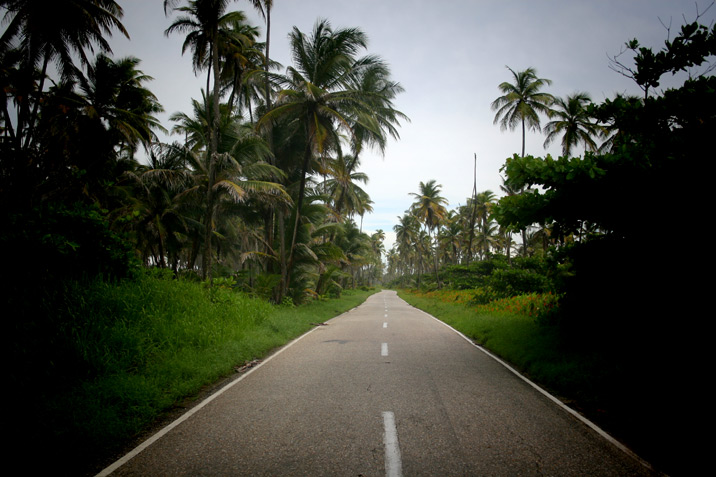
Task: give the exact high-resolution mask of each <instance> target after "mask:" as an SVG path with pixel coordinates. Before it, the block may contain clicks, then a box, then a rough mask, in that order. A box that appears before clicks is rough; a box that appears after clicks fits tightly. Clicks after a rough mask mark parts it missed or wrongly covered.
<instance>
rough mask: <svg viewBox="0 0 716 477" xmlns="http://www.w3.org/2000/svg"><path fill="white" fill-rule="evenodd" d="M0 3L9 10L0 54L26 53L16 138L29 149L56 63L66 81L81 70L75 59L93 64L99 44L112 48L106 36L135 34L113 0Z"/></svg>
mask: <svg viewBox="0 0 716 477" xmlns="http://www.w3.org/2000/svg"><path fill="white" fill-rule="evenodd" d="M0 6H2V7H3V8H4V9H5V10H6V12H5V15H4V17H3V23H4V24H6V25H7V27H6V29H5V31H4V33H3V34H2V36H0V53H2V54H4V53H6V52H7V51H9V50H10V49H13V48H15V47H17V48H18V49H19V50H20V51H21V52H22V58H21V59H20V60H19V62H20V66H19V68H20V69H21V70H22V71H24V75H23V77H24V78H25V79H26V80H27V81H24V82H23V83H22V84H19V85H17V86H19V90H18V91H17V95H16V97H17V99H18V101H19V106H18V110H17V123H16V128H15V140H16V144H17V146H18V148H19V147H23V148H27V147H29V146H30V145H31V144H32V141H33V134H34V128H35V122H36V119H37V114H38V112H39V105H40V96H41V95H42V94H43V89H44V82H45V78H46V76H47V70H48V67H49V66H50V64H51V63H53V62H54V64H55V66H56V67H57V70H58V71H59V73H60V75H61V77H62V79H63V80H65V81H69V80H73V79H75V78H77V77H78V75H79V72H80V70H79V69H78V68H77V66H76V65H75V62H74V59H73V58H74V57H78V58H79V60H80V63H81V65H83V66H88V65H89V63H90V61H89V58H88V54H87V50H90V51H93V50H94V47H95V46H96V47H99V49H100V51H101V52H111V51H112V50H111V48H110V46H109V42H108V41H107V38H106V37H107V36H111V34H112V32H113V30H115V29H116V30H118V31H119V32H120V33H121V34H123V35H124V36H126V37H127V38H129V34H128V33H127V31H126V30H125V28H124V26H123V25H122V23H121V22H120V20H119V19H120V18H121V17H122V14H123V11H122V8H121V7H120V6H119V4H118V3H117V2H115V1H113V0H54V1H52V2H42V4H41V5H38V2H37V1H33V0H3V1H2V3H0ZM36 69H37V70H39V78H38V79H39V81H38V83H37V84H38V86H37V87H35V82H34V79H35V78H34V72H35V70H36Z"/></svg>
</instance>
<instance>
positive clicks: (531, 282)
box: [486, 268, 552, 298]
mask: <svg viewBox="0 0 716 477" xmlns="http://www.w3.org/2000/svg"><path fill="white" fill-rule="evenodd" d="M486 282H487V285H488V286H489V287H490V288H492V289H493V290H494V292H495V293H496V294H497V295H499V296H500V298H507V297H510V296H516V295H524V294H527V293H545V292H548V291H551V289H552V285H551V283H550V280H549V278H547V276H546V275H544V274H543V273H540V272H537V271H535V270H531V269H519V268H510V269H506V270H494V271H493V272H492V274H491V275H490V276H489V277H488V279H487V280H486Z"/></svg>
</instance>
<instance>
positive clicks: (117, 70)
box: [80, 54, 164, 154]
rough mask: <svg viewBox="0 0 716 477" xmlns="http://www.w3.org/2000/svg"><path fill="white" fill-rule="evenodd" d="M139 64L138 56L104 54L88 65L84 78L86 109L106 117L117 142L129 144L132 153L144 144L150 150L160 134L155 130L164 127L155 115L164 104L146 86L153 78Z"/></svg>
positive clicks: (98, 115)
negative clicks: (115, 57) (139, 67)
mask: <svg viewBox="0 0 716 477" xmlns="http://www.w3.org/2000/svg"><path fill="white" fill-rule="evenodd" d="M138 65H139V60H138V59H137V58H133V57H127V58H122V59H119V60H117V61H114V60H112V59H110V58H109V57H107V56H106V55H103V54H100V55H98V56H97V58H96V59H95V61H94V63H93V64H91V65H90V66H89V67H88V71H87V78H86V79H85V78H81V79H80V89H81V90H82V92H83V93H84V102H85V105H84V109H85V113H86V114H87V115H88V116H89V117H90V118H97V119H100V120H102V121H105V122H106V124H107V126H108V128H109V130H110V131H111V132H112V134H113V135H114V136H116V143H117V144H120V145H123V146H124V147H125V148H127V149H128V150H129V151H130V154H131V153H133V152H134V151H135V150H136V148H137V146H138V145H140V144H141V145H143V146H144V148H145V150H149V146H150V144H151V143H152V141H155V140H156V138H157V137H156V134H155V132H154V131H155V130H160V131H164V128H163V127H162V126H161V124H160V122H159V120H158V119H157V118H156V117H155V116H154V114H156V113H160V112H163V111H164V108H162V106H161V104H159V101H158V100H157V97H156V96H155V95H154V94H153V93H152V92H151V91H149V90H148V89H146V88H145V87H144V83H146V82H147V81H151V80H152V78H151V77H150V76H147V75H145V74H144V73H143V72H142V71H140V70H139V69H137V66H138Z"/></svg>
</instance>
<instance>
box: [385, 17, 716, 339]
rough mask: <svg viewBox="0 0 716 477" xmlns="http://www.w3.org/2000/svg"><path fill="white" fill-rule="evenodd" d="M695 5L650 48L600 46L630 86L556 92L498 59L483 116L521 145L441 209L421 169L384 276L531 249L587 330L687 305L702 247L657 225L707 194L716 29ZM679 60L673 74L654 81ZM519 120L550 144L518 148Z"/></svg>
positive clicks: (564, 308) (647, 325)
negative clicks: (497, 80)
mask: <svg viewBox="0 0 716 477" xmlns="http://www.w3.org/2000/svg"><path fill="white" fill-rule="evenodd" d="M712 6H713V4H712V5H711V6H709V7H708V8H711V7H712ZM703 13H705V11H703V12H697V18H696V20H695V21H693V22H687V23H685V24H684V25H683V26H681V27H680V29H679V30H678V31H671V29H670V28H669V29H668V31H667V40H666V41H665V42H664V45H663V47H662V48H661V49H653V48H650V47H647V46H643V45H641V44H640V43H639V42H638V40H636V39H634V40H629V41H627V42H626V43H625V44H624V47H623V49H622V51H621V52H620V53H619V54H618V55H615V56H614V57H612V58H611V60H610V67H611V68H612V69H614V70H616V71H617V72H618V73H620V74H623V75H624V76H626V77H628V78H630V79H632V80H633V81H634V82H635V83H636V85H637V86H638V87H639V88H640V89H641V90H642V92H643V94H642V95H625V94H617V95H615V96H614V97H613V98H610V99H607V100H605V101H603V102H602V103H594V102H593V101H591V99H590V98H589V95H588V94H587V93H584V92H576V93H573V94H571V95H568V96H566V97H564V98H558V97H554V96H553V95H551V94H549V93H548V92H547V91H546V88H547V87H548V86H549V85H550V84H551V81H550V80H548V79H545V78H540V77H539V76H538V74H537V72H536V70H535V69H534V68H527V69H525V70H521V71H518V70H513V69H511V68H508V70H509V72H510V74H511V80H510V81H506V82H503V83H501V84H499V85H498V89H499V91H500V93H501V94H500V96H498V97H497V98H496V99H495V100H494V101H493V102H492V104H491V107H492V110H493V111H494V112H495V118H494V122H495V124H496V125H499V126H500V128H501V129H503V130H505V129H510V130H515V129H517V130H519V131H520V132H521V136H522V141H521V142H522V145H521V149H520V152H519V153H515V154H514V155H513V156H512V157H510V158H507V159H506V161H505V163H504V165H503V166H502V168H501V169H500V173H501V175H502V178H503V184H502V186H501V192H503V195H502V197H500V198H499V199H498V198H496V197H495V194H494V193H493V192H492V191H489V190H488V191H482V192H479V193H478V192H477V190H475V189H474V190H473V194H472V196H471V197H469V198H468V199H467V200H466V203H465V205H460V206H458V207H457V208H455V209H454V210H448V209H447V206H448V204H447V201H446V200H445V199H444V198H443V197H442V196H441V194H440V188H441V186H440V185H439V184H438V183H437V181H435V180H430V181H427V182H425V183H422V182H421V183H420V184H419V190H418V192H416V193H414V194H413V197H414V198H415V201H414V202H413V203H412V205H411V206H410V207H409V209H408V210H406V212H405V214H404V215H403V216H402V217H398V220H399V222H398V224H397V225H395V227H394V231H395V233H396V244H395V246H394V247H393V249H391V250H390V251H389V252H388V255H387V257H388V269H387V273H388V275H389V277H390V278H391V279H398V282H397V283H402V284H405V285H411V286H420V285H421V280H422V281H423V283H426V284H427V285H428V286H437V287H440V286H441V285H442V283H441V282H442V281H443V280H444V276H445V273H441V272H440V270H441V269H443V270H445V269H446V267H447V266H450V265H456V264H460V265H461V266H464V265H467V264H470V263H471V262H474V261H478V262H484V261H486V260H489V259H490V258H494V257H502V259H506V260H507V261H509V260H511V258H512V257H517V256H520V257H531V256H535V257H543V258H544V259H546V260H547V261H548V263H549V264H551V265H550V267H549V268H550V270H551V271H549V272H548V274H550V275H551V277H552V278H557V279H558V280H557V282H558V283H559V287H558V290H556V291H558V292H559V293H560V295H563V299H562V300H561V306H560V310H561V314H562V316H563V318H564V319H565V320H567V321H569V322H570V324H569V326H574V327H579V328H582V329H586V330H587V333H586V334H587V335H589V334H590V333H591V335H592V336H593V337H596V336H602V335H601V334H600V333H596V332H595V330H596V329H597V328H599V329H600V330H610V329H616V328H618V329H620V330H622V331H623V336H625V337H626V336H629V337H631V338H634V337H635V334H637V333H639V332H642V333H643V332H644V331H645V330H649V332H650V333H654V332H659V331H658V330H659V324H660V323H662V320H665V319H666V317H667V316H668V315H669V314H670V313H672V314H679V313H683V311H684V310H690V309H691V306H690V305H689V304H688V303H687V302H688V300H686V302H684V298H685V297H688V296H693V295H694V293H697V291H698V290H701V289H702V287H703V286H704V284H703V283H700V282H699V279H698V277H699V276H701V273H702V272H701V270H703V267H704V266H705V265H704V264H707V263H710V260H709V258H708V257H707V256H704V254H703V253H701V251H700V250H701V249H700V248H699V247H698V246H696V247H695V249H692V248H691V247H679V246H678V245H677V242H678V241H669V240H662V239H665V238H666V236H667V235H669V234H668V233H667V232H666V231H667V230H670V231H671V232H676V233H677V235H678V234H682V233H683V234H689V232H688V231H689V230H697V229H699V224H702V223H703V219H704V217H705V215H704V214H705V212H706V210H707V209H706V208H707V207H708V204H709V203H710V199H709V193H708V190H709V189H710V186H709V184H708V180H709V178H710V177H711V174H710V171H711V170H712V168H713V164H712V163H713V161H711V159H710V158H711V156H713V154H712V153H711V151H710V146H709V141H708V139H707V138H709V137H711V136H712V135H713V133H714V131H716V128H715V125H716V116H714V111H715V109H714V108H713V102H714V100H715V98H716V95H715V94H714V92H715V91H716V83H715V81H716V78H714V76H713V74H712V72H713V57H714V55H716V34H715V33H714V26H713V25H708V26H707V25H702V24H700V23H699V19H700V18H701V15H703ZM628 56H631V61H628V59H627V57H628ZM678 74H681V75H682V76H681V78H683V79H682V80H681V81H679V82H678V83H677V84H676V85H675V86H671V87H667V88H662V87H661V86H660V85H661V84H662V83H663V81H664V79H665V78H667V77H669V78H677V79H678V78H679V76H677V75H678ZM673 82H675V80H672V83H673ZM528 130H534V131H537V132H543V133H544V134H545V140H544V146H545V147H547V146H549V145H550V144H552V143H555V142H559V143H560V144H561V155H560V156H559V157H552V156H551V155H549V154H547V155H545V156H542V157H539V156H533V155H530V154H528V151H525V139H524V138H525V133H526V131H528ZM580 147H582V148H583V151H584V152H583V154H581V155H578V154H575V151H577V150H578V148H580ZM667 224H668V225H667ZM672 226H673V228H672ZM673 237H675V236H673ZM696 242H699V241H698V240H697V241H696ZM697 249H698V250H697ZM692 252H693V254H692ZM694 257H699V258H694ZM448 268H449V267H448ZM431 276H432V278H431ZM428 282H429V283H428ZM647 335H648V334H646V333H644V334H643V335H642V336H641V337H639V338H635V339H637V341H641V340H643V339H645V338H644V337H645V336H647Z"/></svg>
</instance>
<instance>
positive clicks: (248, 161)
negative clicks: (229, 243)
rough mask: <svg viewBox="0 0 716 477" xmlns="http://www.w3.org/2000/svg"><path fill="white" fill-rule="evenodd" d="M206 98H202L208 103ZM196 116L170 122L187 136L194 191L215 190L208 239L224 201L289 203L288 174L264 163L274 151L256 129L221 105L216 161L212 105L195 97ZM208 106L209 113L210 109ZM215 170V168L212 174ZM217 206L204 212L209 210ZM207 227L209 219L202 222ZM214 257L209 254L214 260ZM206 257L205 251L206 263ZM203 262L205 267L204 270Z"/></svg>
mask: <svg viewBox="0 0 716 477" xmlns="http://www.w3.org/2000/svg"><path fill="white" fill-rule="evenodd" d="M209 101H210V100H208V101H207V98H206V96H204V102H205V103H206V102H209ZM193 105H194V106H193V107H194V116H193V117H190V116H188V115H186V114H183V113H182V114H174V115H172V120H174V121H176V122H177V124H176V125H175V127H174V129H173V132H175V133H179V134H183V135H184V136H185V137H186V138H187V143H186V147H185V148H182V149H183V152H182V153H183V154H184V156H185V159H186V161H187V163H189V164H190V165H191V168H192V170H193V172H194V175H195V178H196V181H197V183H196V185H195V187H194V194H197V193H201V194H203V195H204V196H205V197H206V196H207V195H208V194H207V192H206V189H212V193H211V195H212V198H213V201H212V202H210V203H209V202H205V203H204V204H203V206H204V217H212V222H210V223H209V227H208V228H209V234H208V238H207V235H206V234H205V236H204V240H207V239H208V240H212V239H213V238H214V236H215V226H216V218H215V214H216V212H217V211H218V210H219V208H220V207H224V208H226V207H225V204H226V202H230V203H241V202H244V201H246V200H248V199H250V198H254V199H255V200H257V201H258V202H259V203H271V204H288V203H290V202H291V199H290V197H289V196H288V194H287V193H286V191H285V190H284V188H283V186H281V185H280V184H279V182H280V181H282V180H283V179H284V177H285V175H284V173H283V172H282V171H281V170H279V169H278V168H276V167H275V166H272V165H270V164H268V163H267V162H265V161H264V160H265V159H266V158H267V157H268V156H269V154H270V151H269V149H268V146H267V145H266V143H265V142H264V141H263V140H262V139H261V138H259V137H258V136H257V135H256V134H255V131H254V130H253V128H252V127H250V126H249V125H245V124H242V123H241V122H240V120H239V118H238V117H237V116H232V115H231V114H230V113H231V112H230V110H229V107H228V105H225V104H222V105H221V106H222V108H221V115H220V117H221V122H220V124H219V126H220V132H219V137H220V138H221V141H220V142H219V145H218V146H219V147H218V150H217V153H216V154H215V155H214V160H213V161H212V160H210V159H209V155H208V147H207V137H208V136H209V121H210V118H212V117H213V116H214V113H213V110H212V109H211V105H209V107H208V108H207V106H206V104H201V103H199V102H198V101H196V100H194V101H193ZM207 109H208V111H207ZM211 169H213V174H212V171H211ZM209 207H211V208H213V210H210V211H206V208H209ZM204 227H205V229H206V228H207V227H206V223H204ZM206 249H208V250H211V246H208V247H207V246H206V244H204V250H206ZM212 259H213V257H211V258H210V260H212ZM203 260H204V256H203V254H202V261H203ZM205 268H206V267H205V265H204V264H203V263H202V269H205Z"/></svg>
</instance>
